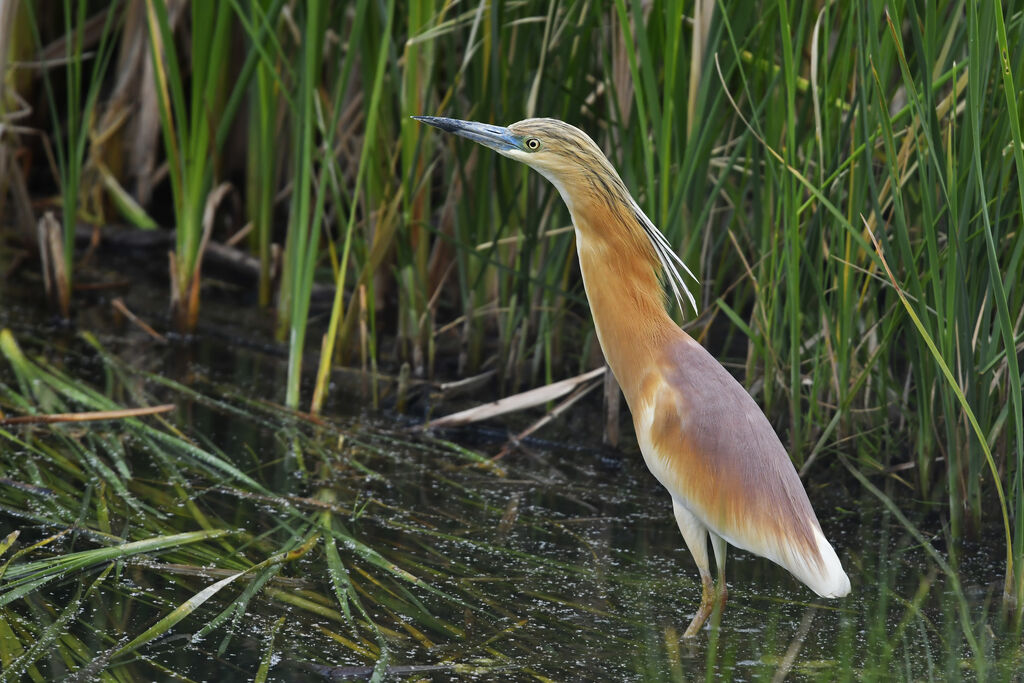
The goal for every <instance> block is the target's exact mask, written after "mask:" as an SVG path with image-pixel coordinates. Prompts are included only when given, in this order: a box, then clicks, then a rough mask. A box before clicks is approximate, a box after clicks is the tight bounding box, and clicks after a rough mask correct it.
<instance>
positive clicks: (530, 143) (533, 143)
mask: <svg viewBox="0 0 1024 683" xmlns="http://www.w3.org/2000/svg"><path fill="white" fill-rule="evenodd" d="M526 148H527V149H529V150H530V151H533V152H536V151H537V150H538V149H540V140H538V139H537V138H526Z"/></svg>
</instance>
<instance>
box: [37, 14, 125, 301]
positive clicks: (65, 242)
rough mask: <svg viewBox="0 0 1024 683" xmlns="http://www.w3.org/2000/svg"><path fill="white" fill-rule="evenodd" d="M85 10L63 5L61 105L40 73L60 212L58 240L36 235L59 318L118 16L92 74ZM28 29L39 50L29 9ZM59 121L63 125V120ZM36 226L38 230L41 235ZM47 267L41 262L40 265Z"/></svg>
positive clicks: (106, 31)
mask: <svg viewBox="0 0 1024 683" xmlns="http://www.w3.org/2000/svg"><path fill="white" fill-rule="evenodd" d="M87 6H88V3H86V2H85V1H84V0H79V1H78V2H74V3H73V2H72V0H64V4H63V18H64V55H63V58H64V62H65V63H64V78H65V92H64V95H65V97H64V99H63V100H59V99H58V97H57V94H56V93H55V92H54V88H53V84H52V83H51V80H52V79H51V77H50V75H49V72H48V71H46V72H44V77H43V85H44V87H45V90H46V97H47V102H48V103H49V109H50V114H51V116H52V117H53V133H54V144H53V145H52V148H53V151H54V154H55V156H56V162H57V169H56V171H57V178H56V180H57V181H58V183H59V185H60V204H61V209H62V219H61V226H62V230H61V235H60V237H59V238H56V236H54V235H40V239H39V246H40V249H41V250H43V251H46V252H48V259H49V260H50V262H51V264H52V265H51V266H50V269H51V270H50V273H49V275H48V277H52V279H53V286H54V288H55V291H54V292H53V296H54V299H55V300H56V302H57V305H58V308H59V309H60V312H61V315H63V316H64V317H65V318H67V317H68V316H69V315H70V314H71V291H72V289H73V286H74V270H75V268H74V266H75V231H76V229H77V228H78V219H79V215H78V212H79V207H80V205H81V203H82V201H81V196H80V195H81V193H82V191H83V183H82V174H83V172H84V170H85V158H86V150H87V146H88V143H89V139H90V135H91V134H92V132H93V128H92V119H93V117H94V116H95V115H96V112H97V110H98V107H99V105H100V101H99V95H100V91H101V88H102V86H103V79H104V77H105V76H106V73H107V68H108V67H109V66H110V59H111V57H112V55H113V54H114V48H115V45H116V43H115V41H114V40H113V27H114V22H115V20H116V18H117V16H118V9H119V7H118V4H117V3H112V4H111V5H110V7H109V8H107V10H106V13H105V16H104V17H103V23H102V25H101V26H102V30H101V33H100V37H99V40H98V41H97V45H96V46H95V53H94V54H92V55H91V58H92V59H91V61H92V68H91V70H90V71H89V72H88V73H87V72H86V70H85V64H84V62H85V48H84V44H83V41H84V40H85V31H86V23H87V15H86V11H87ZM27 11H28V18H29V21H28V24H29V26H30V27H31V30H32V34H33V37H34V39H35V43H36V45H38V46H40V47H41V46H42V40H41V37H40V36H41V34H40V27H39V23H40V20H41V19H43V17H39V16H37V14H36V11H37V8H36V7H35V5H34V4H33V3H29V4H28V5H27ZM62 116H63V121H62V120H61V119H62ZM44 229H45V228H44V227H43V224H40V230H44ZM44 263H45V259H44Z"/></svg>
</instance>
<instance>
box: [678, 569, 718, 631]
mask: <svg viewBox="0 0 1024 683" xmlns="http://www.w3.org/2000/svg"><path fill="white" fill-rule="evenodd" d="M700 580H701V583H702V584H703V590H701V596H700V609H698V610H697V613H696V614H694V615H693V620H691V621H690V625H689V626H687V627H686V632H685V633H683V638H693V637H694V636H695V635H697V634H698V633H699V632H700V629H701V627H702V626H704V622H705V621H707V620H708V617H710V616H711V612H712V610H714V608H715V587H714V585H713V584H712V583H711V575H710V574H708V573H707V572H701V573H700Z"/></svg>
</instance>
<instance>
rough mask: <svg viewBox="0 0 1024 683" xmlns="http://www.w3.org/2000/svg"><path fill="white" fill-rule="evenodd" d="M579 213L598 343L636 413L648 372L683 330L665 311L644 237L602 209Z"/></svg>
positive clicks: (575, 215) (583, 209)
mask: <svg viewBox="0 0 1024 683" xmlns="http://www.w3.org/2000/svg"><path fill="white" fill-rule="evenodd" d="M577 209H578V210H577V211H574V212H573V222H574V223H575V225H576V249H577V253H578V255H579V259H580V270H581V272H582V273H583V285H584V287H585V289H586V291H587V300H588V301H589V302H590V310H591V313H592V314H593V316H594V326H595V328H596V330H597V338H598V341H599V342H600V344H601V350H602V351H603V352H604V356H605V358H606V359H607V361H608V365H609V367H611V370H612V372H613V373H614V374H615V378H616V379H617V380H618V382H619V386H621V387H622V391H623V394H625V396H626V401H627V402H628V403H629V404H630V407H631V408H633V407H634V405H635V401H636V399H637V398H638V397H639V393H640V388H641V384H642V383H643V380H644V377H645V375H646V373H647V372H648V371H649V369H650V368H652V367H657V366H658V365H659V362H658V361H659V356H660V351H661V349H663V348H665V347H666V344H667V342H668V341H669V340H670V339H671V338H672V336H673V335H676V334H679V333H680V330H679V327H678V326H677V325H676V323H675V322H674V321H673V320H672V318H671V317H669V315H668V313H667V311H666V310H665V303H664V302H665V299H664V290H663V288H662V285H661V282H660V280H659V279H658V275H657V271H656V270H655V264H654V262H652V256H651V252H650V251H649V249H650V247H649V244H648V243H647V242H646V240H647V238H646V236H645V235H642V234H641V235H637V234H635V233H634V232H631V230H633V229H634V228H632V226H631V225H629V224H628V223H622V222H619V221H617V220H616V218H617V217H616V216H614V215H611V214H610V212H608V211H607V210H606V209H604V208H603V207H600V208H598V207H591V208H590V210H588V209H587V207H578V206H577Z"/></svg>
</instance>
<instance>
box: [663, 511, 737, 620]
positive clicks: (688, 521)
mask: <svg viewBox="0 0 1024 683" xmlns="http://www.w3.org/2000/svg"><path fill="white" fill-rule="evenodd" d="M672 511H673V512H674V513H675V517H676V524H678V525H679V531H680V533H682V534H683V540H684V541H686V547H687V548H689V549H690V554H691V555H693V561H694V562H696V563H697V569H698V570H699V571H700V582H701V597H700V607H699V608H698V609H697V613H696V614H694V615H693V620H692V621H690V625H689V626H687V627H686V632H685V633H683V637H684V638H692V637H694V636H695V635H697V633H698V632H699V631H700V629H701V627H702V626H704V622H706V621H707V620H708V617H709V616H711V612H712V610H714V608H715V599H716V597H717V598H718V599H719V600H724V597H725V596H724V595H722V594H720V593H718V594H717V595H716V591H715V585H714V583H713V582H712V580H711V571H710V567H709V562H708V530H707V527H705V526H704V525H703V524H701V522H700V520H698V519H697V518H696V517H694V516H693V514H692V513H690V511H689V510H687V509H686V508H685V507H684V506H683V505H682V504H680V503H679V502H678V501H676V500H675V499H674V498H673V499H672ZM711 541H712V544H713V546H714V549H715V562H716V564H718V576H719V584H720V586H721V588H723V589H724V588H725V541H723V540H722V539H721V538H720V537H719V536H717V535H715V534H711Z"/></svg>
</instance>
